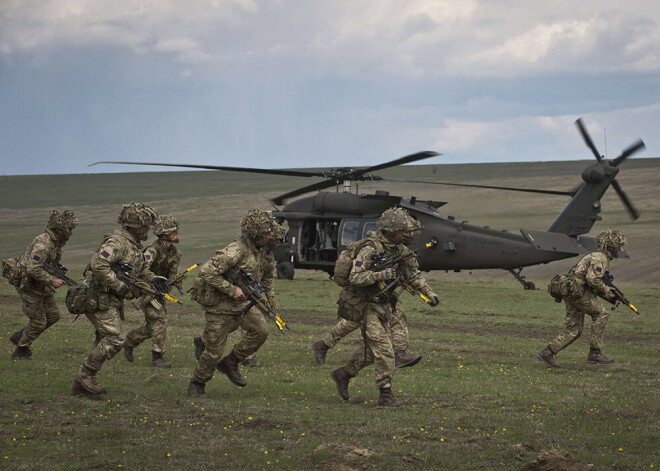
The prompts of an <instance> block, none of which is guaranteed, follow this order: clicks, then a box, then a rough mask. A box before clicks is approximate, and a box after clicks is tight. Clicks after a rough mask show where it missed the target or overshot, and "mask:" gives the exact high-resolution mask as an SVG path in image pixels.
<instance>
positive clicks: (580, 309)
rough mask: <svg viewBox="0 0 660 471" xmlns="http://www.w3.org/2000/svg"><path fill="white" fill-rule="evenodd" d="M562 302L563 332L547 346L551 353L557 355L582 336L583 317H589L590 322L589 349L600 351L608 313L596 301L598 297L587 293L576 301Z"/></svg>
mask: <svg viewBox="0 0 660 471" xmlns="http://www.w3.org/2000/svg"><path fill="white" fill-rule="evenodd" d="M564 302H565V303H566V323H565V324H564V331H563V332H562V333H561V334H559V335H558V336H557V338H556V339H554V340H553V341H552V342H550V344H549V345H548V347H550V350H551V351H552V353H555V354H557V353H559V352H560V351H561V350H563V349H564V348H566V347H568V346H569V345H570V344H572V343H573V342H575V341H576V340H577V339H578V338H579V337H580V336H581V335H582V331H583V330H584V316H585V315H589V316H591V320H592V323H591V343H590V347H591V348H592V349H596V350H602V348H603V346H604V332H605V325H606V324H607V320H608V318H609V313H608V312H607V309H605V308H604V307H603V305H602V304H601V303H600V302H599V301H598V297H597V296H596V295H595V294H593V293H591V292H587V293H586V294H585V295H584V296H582V297H581V298H579V299H577V300H572V301H569V300H564Z"/></svg>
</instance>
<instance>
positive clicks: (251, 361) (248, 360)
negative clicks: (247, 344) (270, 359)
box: [241, 358, 261, 368]
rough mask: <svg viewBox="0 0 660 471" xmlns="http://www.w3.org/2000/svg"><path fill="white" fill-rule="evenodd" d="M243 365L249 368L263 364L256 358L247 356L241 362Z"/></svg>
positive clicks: (259, 366)
mask: <svg viewBox="0 0 660 471" xmlns="http://www.w3.org/2000/svg"><path fill="white" fill-rule="evenodd" d="M241 365H243V366H247V367H249V368H261V364H260V363H259V362H258V361H257V360H255V359H254V358H246V359H244V360H243V361H242V362H241Z"/></svg>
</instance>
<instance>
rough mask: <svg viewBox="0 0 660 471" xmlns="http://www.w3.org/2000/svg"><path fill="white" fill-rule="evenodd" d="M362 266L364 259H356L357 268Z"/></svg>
mask: <svg viewBox="0 0 660 471" xmlns="http://www.w3.org/2000/svg"><path fill="white" fill-rule="evenodd" d="M361 266H362V260H356V261H355V268H360V267H361Z"/></svg>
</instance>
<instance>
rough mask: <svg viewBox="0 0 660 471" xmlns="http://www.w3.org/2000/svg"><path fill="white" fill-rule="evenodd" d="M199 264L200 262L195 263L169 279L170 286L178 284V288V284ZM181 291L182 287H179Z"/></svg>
mask: <svg viewBox="0 0 660 471" xmlns="http://www.w3.org/2000/svg"><path fill="white" fill-rule="evenodd" d="M197 265H199V264H198V263H195V264H194V265H193V266H191V267H188V268H186V269H185V270H184V271H183V272H182V273H177V274H176V275H174V276H173V277H172V278H170V279H169V280H167V283H168V284H169V285H170V286H174V285H177V288H178V284H179V283H181V282H182V281H183V280H184V279H185V278H186V277H187V276H188V273H190V272H191V271H192V270H194V269H195V268H197ZM179 292H180V293H181V288H179Z"/></svg>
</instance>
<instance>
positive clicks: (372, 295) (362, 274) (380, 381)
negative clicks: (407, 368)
mask: <svg viewBox="0 0 660 471" xmlns="http://www.w3.org/2000/svg"><path fill="white" fill-rule="evenodd" d="M392 217H396V218H398V219H399V220H401V219H402V220H403V221H404V222H405V225H404V226H403V227H404V228H405V230H406V232H410V233H414V232H418V231H419V227H420V226H419V223H417V221H415V220H413V219H412V218H411V217H410V216H409V215H408V213H407V212H406V211H405V210H403V209H400V208H393V209H390V210H387V211H385V212H384V213H383V215H382V216H381V218H380V219H379V227H380V229H379V230H378V231H377V232H376V233H375V234H374V235H373V237H371V238H370V239H371V240H372V242H371V243H367V244H365V245H363V247H362V248H361V249H360V250H359V252H358V253H357V255H356V257H355V259H354V260H353V267H352V269H351V273H350V276H349V282H350V286H348V287H347V288H343V289H342V290H341V292H340V294H339V309H340V311H341V310H345V311H347V312H349V313H350V315H342V317H347V318H353V319H360V322H361V323H362V328H363V330H362V335H363V345H361V346H360V347H358V349H357V350H356V351H355V353H353V356H352V357H351V358H350V359H349V360H348V362H347V363H346V365H345V366H344V367H342V368H338V369H336V370H334V371H333V372H332V373H331V376H332V378H333V379H334V380H335V382H336V383H337V388H338V390H339V393H340V395H341V396H342V398H343V399H348V398H349V396H348V381H349V380H350V378H353V377H355V376H357V375H358V373H359V371H360V370H361V369H362V368H364V367H366V366H368V365H370V364H372V363H373V364H374V367H375V382H376V386H378V387H379V388H380V390H381V396H380V398H379V404H381V405H393V404H394V403H395V401H394V398H393V397H392V393H391V381H392V376H393V374H394V367H395V362H394V349H393V347H392V341H391V340H390V336H389V335H388V333H387V331H386V325H387V324H388V323H389V322H390V319H391V317H392V314H393V309H394V306H396V303H397V301H398V299H397V297H396V295H395V293H394V290H395V289H396V286H394V287H392V288H390V289H389V290H388V291H386V292H382V288H381V286H380V282H385V283H387V281H388V280H391V279H396V278H397V274H396V272H395V271H392V269H386V270H383V271H380V272H374V271H371V270H370V268H371V265H372V263H373V262H372V257H373V255H374V254H375V253H376V252H378V251H381V250H383V251H384V252H385V255H386V256H388V257H391V256H397V255H399V254H404V253H406V252H409V251H410V250H409V249H408V248H407V247H406V246H405V245H404V244H402V243H397V242H396V241H393V240H390V238H388V237H387V236H386V234H385V230H386V229H387V230H388V231H394V230H399V229H398V226H394V227H393V228H392V227H391V226H389V225H386V224H385V222H387V221H389V219H390V218H392ZM414 223H417V225H416V226H415V225H414ZM402 224H403V223H402ZM401 230H403V229H401ZM403 263H404V264H405V268H406V271H407V275H406V281H407V282H408V283H409V284H410V286H411V287H413V288H414V289H416V290H418V291H420V292H421V293H423V294H425V295H426V296H427V297H428V298H429V299H432V300H434V305H437V303H438V297H437V296H436V295H435V293H434V292H433V291H432V290H431V288H430V287H429V286H428V285H427V284H426V281H425V280H424V277H423V276H422V274H421V272H420V271H419V266H418V264H417V259H416V258H415V257H412V258H409V259H407V260H405V261H404V262H403ZM356 314H357V315H356Z"/></svg>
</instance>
